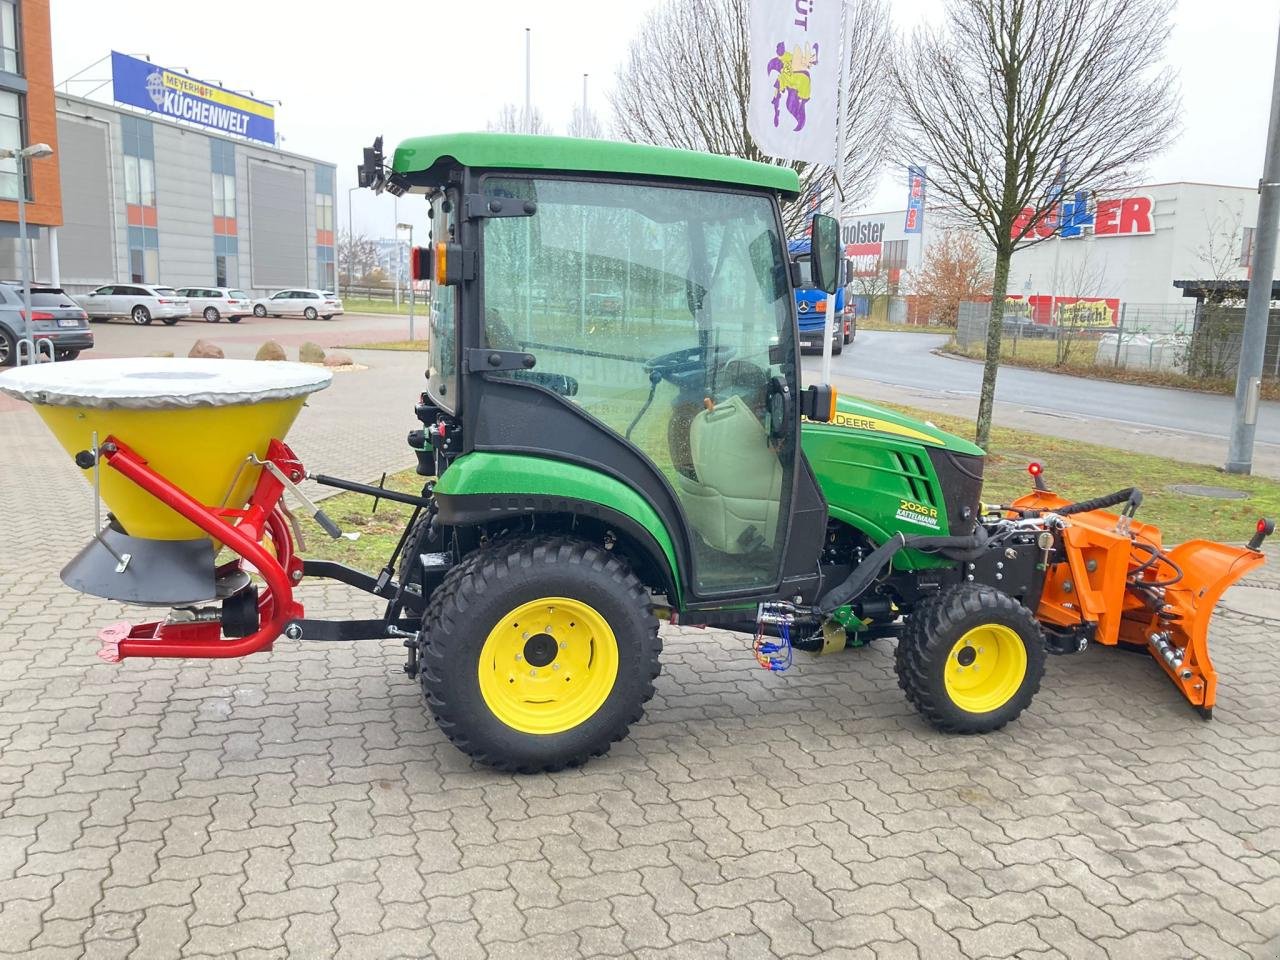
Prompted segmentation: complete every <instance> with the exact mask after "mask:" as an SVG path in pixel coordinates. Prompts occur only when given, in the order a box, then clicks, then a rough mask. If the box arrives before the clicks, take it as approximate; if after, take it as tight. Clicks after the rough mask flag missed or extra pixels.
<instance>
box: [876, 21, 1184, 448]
mask: <svg viewBox="0 0 1280 960" xmlns="http://www.w3.org/2000/svg"><path fill="white" fill-rule="evenodd" d="M1172 8H1173V0H948V2H947V8H946V17H945V23H944V25H943V26H942V27H939V28H930V27H924V28H920V29H918V30H916V32H915V33H914V34H913V35H912V37H911V38H910V40H909V41H908V42H907V43H906V44H905V46H904V48H903V50H902V54H901V56H900V57H898V58H896V59H895V62H894V65H893V76H894V81H895V82H894V86H895V87H896V88H897V90H898V93H899V103H900V108H901V109H900V113H901V124H900V130H899V135H898V137H897V140H896V144H897V147H896V152H897V153H898V157H897V159H899V160H901V161H903V162H910V163H922V164H927V165H928V170H929V172H928V177H929V189H930V190H931V192H932V195H933V196H934V197H937V198H939V199H941V200H942V201H944V202H945V203H946V204H947V205H948V206H949V207H952V208H954V209H955V211H956V212H957V213H958V215H959V217H960V218H961V220H962V221H963V222H964V223H965V225H967V226H969V227H970V228H973V227H976V228H977V229H978V230H980V231H981V232H982V233H983V234H984V235H985V236H986V238H987V240H988V242H989V243H990V244H991V246H992V249H993V252H994V271H993V272H994V276H993V280H992V285H991V287H992V289H991V323H990V324H989V326H988V333H987V352H986V364H985V367H984V369H983V376H982V393H981V398H980V401H979V405H978V429H977V439H978V443H979V445H985V444H986V443H987V442H988V440H989V439H990V434H991V414H992V406H993V402H994V399H995V385H996V372H997V369H998V367H999V363H1000V334H1001V330H1002V327H1003V324H1002V319H1003V314H1004V303H1005V293H1006V290H1007V288H1008V283H1009V260H1010V257H1012V255H1013V251H1014V250H1015V249H1017V248H1018V247H1019V246H1023V245H1025V244H1027V243H1032V242H1035V241H1036V240H1037V239H1041V238H1042V235H1048V236H1052V235H1054V234H1055V233H1056V232H1057V230H1058V229H1059V227H1058V220H1059V219H1060V218H1059V216H1058V206H1059V205H1058V204H1057V203H1056V202H1055V200H1056V198H1058V197H1071V196H1074V195H1075V193H1077V192H1080V191H1095V192H1097V191H1105V190H1107V189H1109V188H1116V187H1119V186H1121V185H1124V184H1127V183H1132V182H1133V179H1134V178H1135V177H1136V176H1137V174H1138V172H1139V171H1140V169H1141V168H1142V167H1143V165H1144V164H1145V163H1146V162H1147V161H1148V160H1150V159H1151V157H1153V156H1154V155H1156V154H1157V153H1159V152H1160V151H1161V150H1163V149H1164V148H1165V147H1166V146H1168V144H1169V143H1170V142H1171V141H1172V140H1173V138H1174V136H1175V135H1176V130H1177V113H1178V95H1177V92H1176V88H1175V77H1174V75H1173V71H1172V70H1171V69H1169V68H1167V67H1163V66H1162V62H1163V56H1164V49H1165V44H1166V42H1167V40H1168V37H1169V31H1170V29H1171V27H1172V23H1173V17H1172ZM1024 211H1029V213H1028V212H1024ZM1045 227H1052V229H1051V230H1049V231H1046V230H1045V229H1044V228H1045Z"/></svg>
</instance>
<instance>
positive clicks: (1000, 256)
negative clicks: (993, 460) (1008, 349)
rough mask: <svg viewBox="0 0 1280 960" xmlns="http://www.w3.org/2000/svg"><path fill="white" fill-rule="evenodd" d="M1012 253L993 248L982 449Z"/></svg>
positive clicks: (981, 409) (992, 401) (993, 398)
mask: <svg viewBox="0 0 1280 960" xmlns="http://www.w3.org/2000/svg"><path fill="white" fill-rule="evenodd" d="M1011 259H1013V251H1012V250H1010V249H1008V248H1007V247H1005V246H1003V245H1001V246H1000V247H998V248H997V249H996V262H995V276H994V277H993V279H992V281H991V319H990V320H989V321H988V322H987V358H986V360H985V361H984V362H983V364H982V392H981V393H980V394H979V398H978V431H977V437H976V439H975V441H974V442H975V443H977V444H978V446H980V447H982V449H984V450H985V449H986V448H987V444H988V443H989V442H990V440H991V415H992V412H993V408H994V407H995V401H996V374H997V373H998V372H999V371H1000V338H1001V335H1002V334H1003V333H1004V300H1005V293H1006V292H1007V291H1008V289H1009V261H1010V260H1011Z"/></svg>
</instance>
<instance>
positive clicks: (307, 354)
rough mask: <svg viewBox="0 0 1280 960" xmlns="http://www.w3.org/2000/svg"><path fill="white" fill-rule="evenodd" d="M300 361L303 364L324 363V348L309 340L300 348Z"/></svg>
mask: <svg viewBox="0 0 1280 960" xmlns="http://www.w3.org/2000/svg"><path fill="white" fill-rule="evenodd" d="M298 359H299V360H301V361H302V362H303V363H324V347H322V346H320V344H318V343H312V342H311V341H310V340H308V341H307V342H306V343H304V344H303V345H302V346H300V347H299V348H298Z"/></svg>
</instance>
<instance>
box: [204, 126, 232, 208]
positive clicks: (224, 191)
mask: <svg viewBox="0 0 1280 960" xmlns="http://www.w3.org/2000/svg"><path fill="white" fill-rule="evenodd" d="M209 148H210V158H209V159H210V166H211V168H212V171H213V215H214V216H215V217H227V218H229V219H234V218H235V215H236V147H235V144H233V143H228V142H227V141H225V140H216V139H213V140H210V141H209Z"/></svg>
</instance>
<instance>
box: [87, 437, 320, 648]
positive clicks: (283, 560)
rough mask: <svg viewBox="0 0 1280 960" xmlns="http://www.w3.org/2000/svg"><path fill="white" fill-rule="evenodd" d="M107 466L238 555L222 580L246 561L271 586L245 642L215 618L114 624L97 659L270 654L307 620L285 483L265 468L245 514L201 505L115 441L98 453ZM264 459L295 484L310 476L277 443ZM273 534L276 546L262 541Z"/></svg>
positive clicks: (224, 569) (224, 568) (222, 572)
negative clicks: (292, 627)
mask: <svg viewBox="0 0 1280 960" xmlns="http://www.w3.org/2000/svg"><path fill="white" fill-rule="evenodd" d="M99 450H100V456H101V459H102V462H103V464H105V465H106V466H109V467H110V468H111V469H113V470H117V471H119V472H120V473H122V474H123V475H124V476H126V477H128V478H129V479H130V480H132V481H133V482H134V483H136V484H137V485H138V486H140V487H141V488H142V489H143V490H146V491H147V493H149V494H151V495H152V496H153V497H155V498H156V499H157V500H159V501H160V502H161V503H163V504H164V505H165V506H167V507H169V508H171V509H172V510H174V511H175V512H176V513H178V514H180V515H181V516H182V517H184V518H186V519H187V520H190V521H191V522H192V523H193V524H195V525H196V526H197V527H199V528H200V529H201V530H203V531H204V532H205V533H207V534H208V535H209V536H210V537H212V538H213V540H214V541H215V542H217V543H222V544H224V545H226V546H227V547H228V548H230V549H231V550H232V551H233V552H234V553H236V554H237V559H235V560H232V561H230V562H228V563H225V564H223V565H222V566H220V567H219V568H218V569H217V575H218V576H219V577H221V576H225V575H228V574H230V573H233V572H235V571H237V570H239V569H240V568H241V566H242V564H244V563H245V562H246V561H247V562H248V563H249V564H250V565H252V567H253V568H254V570H256V571H257V572H258V573H259V574H260V575H261V576H262V578H263V580H264V581H266V589H265V590H264V591H263V592H262V596H261V598H260V599H259V601H258V629H257V630H255V631H254V632H253V633H251V634H249V635H248V636H245V637H237V638H234V639H232V638H224V637H223V636H222V624H221V622H220V621H218V620H212V621H197V622H191V623H167V622H164V621H156V622H153V623H142V624H138V625H136V626H133V625H130V624H127V623H116V624H112V625H111V626H109V627H106V628H105V629H103V630H102V631H101V633H99V635H98V636H99V639H100V640H101V641H102V649H101V650H99V651H98V656H99V657H101V658H102V659H103V660H105V661H107V662H108V663H118V662H119V661H121V660H123V659H125V658H126V657H199V658H211V657H243V656H245V655H247V654H250V653H258V652H259V651H262V650H270V649H271V647H272V644H274V643H275V641H276V638H277V637H279V636H280V634H281V632H282V631H283V630H284V628H285V625H286V624H287V623H288V622H289V621H290V620H293V619H296V618H299V617H301V616H302V615H303V610H302V605H301V604H300V603H298V602H297V601H296V600H294V598H293V584H295V583H297V582H298V581H299V580H301V579H302V560H301V558H299V557H298V556H297V551H296V550H295V548H294V542H293V535H292V530H291V528H290V524H289V518H288V516H287V515H286V513H285V508H284V505H283V503H281V497H282V496H283V494H284V485H283V484H282V483H281V482H280V481H279V480H278V479H276V477H274V476H273V475H272V474H271V472H270V471H269V470H267V469H265V468H262V470H261V474H260V476H259V477H258V482H257V484H256V485H255V486H254V489H253V494H252V495H251V496H250V498H249V502H248V504H247V505H246V506H245V508H244V509H241V510H231V509H227V508H225V507H212V506H209V505H207V504H203V503H200V502H199V501H198V500H195V499H194V498H193V497H191V496H190V495H188V494H187V493H186V492H185V491H183V490H181V489H180V488H178V487H176V486H174V484H173V483H171V482H170V481H169V480H168V479H166V478H165V477H164V476H162V475H161V474H159V473H157V472H156V471H155V470H153V469H151V467H149V466H148V465H147V461H146V460H145V459H144V458H143V457H141V456H139V455H138V454H137V453H135V452H134V451H133V450H131V449H129V447H128V446H126V445H125V444H124V443H122V442H121V441H120V440H118V439H116V438H115V437H108V438H107V440H106V441H105V442H104V443H103V444H102V445H101V447H100V448H99ZM266 459H267V461H270V462H271V463H273V464H275V465H276V467H278V468H279V469H280V471H281V473H283V474H284V476H286V477H288V478H289V479H290V480H292V481H293V482H295V483H296V482H298V481H300V480H302V478H303V477H304V476H305V470H304V469H303V466H302V462H301V461H300V460H299V459H298V458H297V456H296V455H295V454H294V452H293V451H292V450H290V449H289V447H288V446H287V445H286V444H284V443H283V442H282V441H280V440H272V441H271V443H270V444H269V445H268V447H267V457H266ZM264 536H270V538H271V547H272V549H267V548H266V547H265V546H263V544H262V540H263V537H264Z"/></svg>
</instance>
